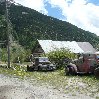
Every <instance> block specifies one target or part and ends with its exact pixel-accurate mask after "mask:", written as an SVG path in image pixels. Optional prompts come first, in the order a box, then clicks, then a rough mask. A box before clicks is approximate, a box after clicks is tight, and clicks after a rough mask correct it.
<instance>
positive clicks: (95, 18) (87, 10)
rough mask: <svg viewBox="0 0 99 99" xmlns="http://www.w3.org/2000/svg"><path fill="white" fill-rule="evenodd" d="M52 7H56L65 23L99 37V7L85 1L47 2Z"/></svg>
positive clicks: (51, 0)
mask: <svg viewBox="0 0 99 99" xmlns="http://www.w3.org/2000/svg"><path fill="white" fill-rule="evenodd" d="M47 1H48V2H49V3H50V4H51V5H52V7H58V8H59V9H61V11H62V15H64V16H65V17H66V21H68V22H70V23H72V24H74V25H76V26H78V27H80V28H82V29H84V30H88V31H90V32H93V33H95V34H97V35H99V6H96V5H94V4H92V3H88V2H87V0H47Z"/></svg>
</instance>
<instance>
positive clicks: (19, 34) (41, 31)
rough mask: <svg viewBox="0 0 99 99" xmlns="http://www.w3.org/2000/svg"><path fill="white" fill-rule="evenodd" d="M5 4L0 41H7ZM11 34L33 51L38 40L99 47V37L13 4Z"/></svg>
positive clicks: (0, 9)
mask: <svg viewBox="0 0 99 99" xmlns="http://www.w3.org/2000/svg"><path fill="white" fill-rule="evenodd" d="M5 19H6V18H5V3H4V2H3V3H0V40H6V39H7V34H6V20H5ZM9 19H10V21H11V28H13V30H12V31H11V34H12V36H13V38H14V40H17V41H18V42H19V44H21V45H22V46H24V47H25V48H30V49H32V48H33V46H34V44H35V41H36V40H37V39H42V40H43V39H52V40H60V41H63V40H64V41H80V42H81V41H84V42H85V41H88V42H90V43H91V44H92V45H94V46H95V45H97V44H98V42H99V37H98V36H96V35H95V34H93V33H90V32H88V31H84V30H82V29H80V28H78V27H76V26H74V25H72V24H70V23H68V22H65V21H61V20H58V19H55V18H52V17H49V16H46V15H43V14H41V13H39V12H37V11H35V10H33V9H30V8H26V7H23V6H18V5H14V4H11V6H10V7H9Z"/></svg>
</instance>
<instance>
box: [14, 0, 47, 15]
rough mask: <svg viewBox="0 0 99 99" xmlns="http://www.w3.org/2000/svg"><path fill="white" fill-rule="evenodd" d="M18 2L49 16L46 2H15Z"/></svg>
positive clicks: (35, 0)
mask: <svg viewBox="0 0 99 99" xmlns="http://www.w3.org/2000/svg"><path fill="white" fill-rule="evenodd" d="M15 1H16V2H18V3H20V4H22V5H24V6H26V7H29V8H32V9H35V10H37V11H39V12H41V13H43V14H48V11H47V10H46V9H45V4H44V3H45V0H15Z"/></svg>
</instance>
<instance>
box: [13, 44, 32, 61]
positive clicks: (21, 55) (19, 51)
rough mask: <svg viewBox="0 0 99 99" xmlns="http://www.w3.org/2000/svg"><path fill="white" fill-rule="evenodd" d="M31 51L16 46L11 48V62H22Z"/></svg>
mask: <svg viewBox="0 0 99 99" xmlns="http://www.w3.org/2000/svg"><path fill="white" fill-rule="evenodd" d="M30 53H31V51H30V50H26V49H24V48H23V47H22V46H20V45H18V44H14V45H12V46H11V62H15V63H16V62H21V63H22V62H24V61H26V59H27V57H28V56H29V55H30Z"/></svg>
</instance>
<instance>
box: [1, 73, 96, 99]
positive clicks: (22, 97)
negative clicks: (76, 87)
mask: <svg viewBox="0 0 99 99" xmlns="http://www.w3.org/2000/svg"><path fill="white" fill-rule="evenodd" d="M0 99H95V98H92V97H90V96H86V95H83V94H77V95H72V94H65V93H63V92H62V91H61V90H58V89H55V88H54V87H52V86H49V85H48V84H41V83H39V82H37V81H36V80H32V82H30V81H29V80H28V79H27V80H26V79H25V80H21V79H18V78H17V77H12V76H5V75H2V74H0Z"/></svg>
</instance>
